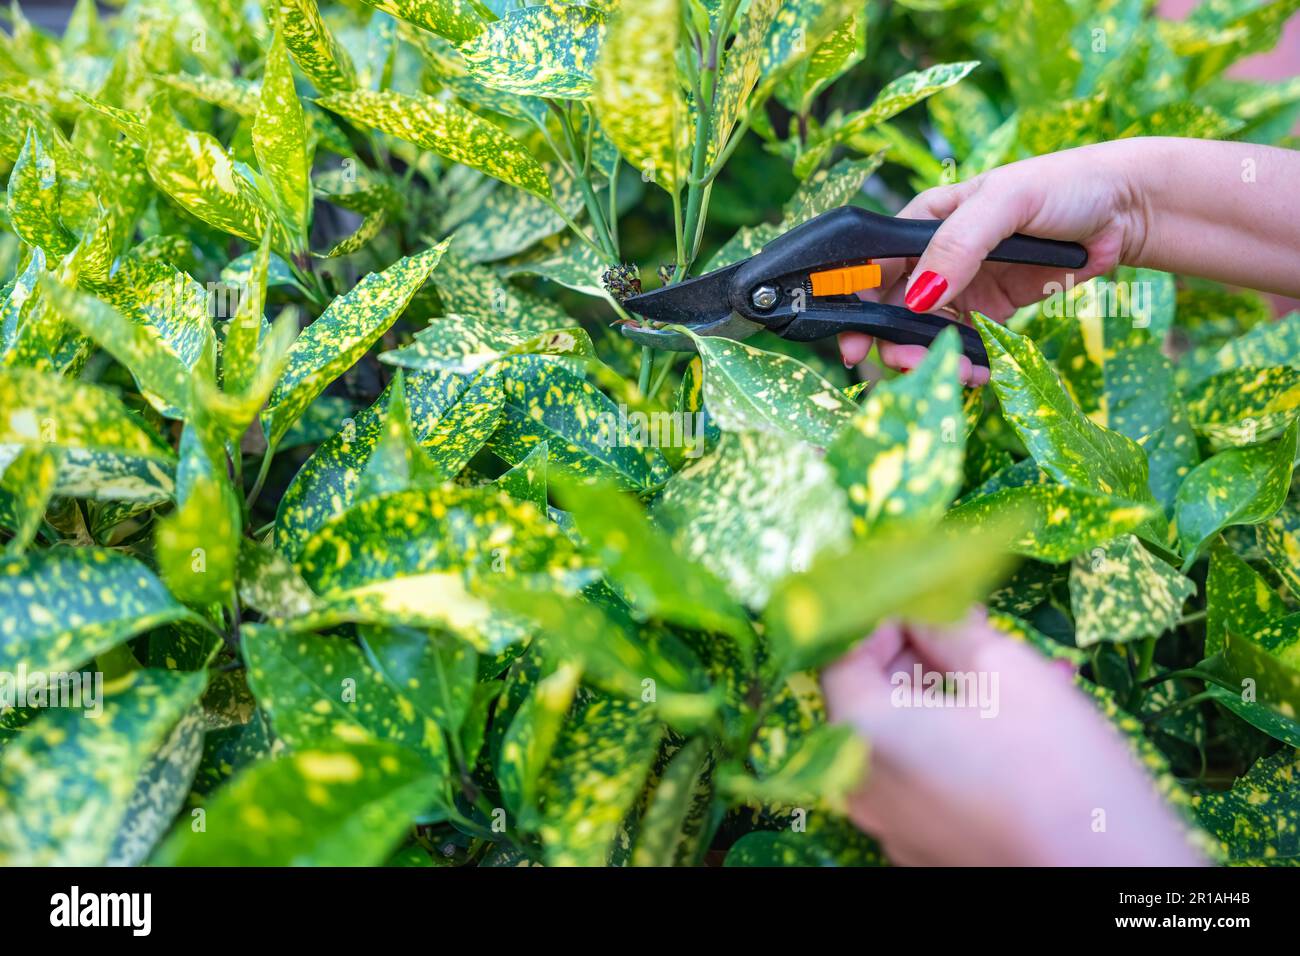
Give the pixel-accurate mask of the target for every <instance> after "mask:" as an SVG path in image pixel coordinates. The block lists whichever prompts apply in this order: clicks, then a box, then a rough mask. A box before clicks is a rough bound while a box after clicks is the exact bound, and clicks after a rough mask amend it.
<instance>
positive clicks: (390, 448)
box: [357, 371, 450, 498]
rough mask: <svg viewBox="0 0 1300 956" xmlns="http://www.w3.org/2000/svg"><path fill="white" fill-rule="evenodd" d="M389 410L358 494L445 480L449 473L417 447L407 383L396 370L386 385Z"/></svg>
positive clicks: (388, 490)
mask: <svg viewBox="0 0 1300 956" xmlns="http://www.w3.org/2000/svg"><path fill="white" fill-rule="evenodd" d="M388 393H389V399H388V410H387V412H386V413H385V415H384V426H383V431H382V432H381V433H380V435H379V440H378V441H377V442H376V443H375V448H374V451H373V452H372V453H371V455H370V458H369V460H367V461H366V466H365V468H364V470H362V472H361V479H360V481H359V483H358V485H357V497H358V498H368V497H370V496H371V495H382V494H387V493H388V492H390V491H406V490H407V489H409V488H421V487H429V486H432V485H436V484H440V483H441V482H443V481H445V480H446V479H447V478H448V477H450V476H449V475H446V474H444V473H443V471H442V469H441V468H439V467H438V465H437V464H436V463H435V462H434V461H433V460H432V459H431V458H430V457H429V455H428V453H427V452H426V451H425V450H424V449H423V448H421V447H420V443H419V441H418V440H417V439H416V437H415V433H414V432H413V430H412V428H411V414H410V410H409V409H408V408H407V405H406V385H405V382H404V379H403V376H402V373H401V372H400V371H399V372H398V373H397V376H396V377H395V378H394V379H393V383H392V386H391V388H389V392H388Z"/></svg>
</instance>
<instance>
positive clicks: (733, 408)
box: [691, 335, 854, 447]
mask: <svg viewBox="0 0 1300 956" xmlns="http://www.w3.org/2000/svg"><path fill="white" fill-rule="evenodd" d="M691 337H692V338H693V339H694V340H695V344H696V347H697V348H698V349H699V352H700V358H701V359H702V360H703V362H704V404H705V406H706V407H707V408H708V410H709V415H710V416H712V418H713V419H714V420H715V421H716V422H717V423H718V427H719V428H721V429H722V430H723V431H761V432H773V433H775V434H780V435H786V436H788V437H790V438H792V439H798V440H802V441H806V442H808V443H809V444H812V445H816V446H819V447H826V446H828V445H829V444H830V443H831V441H832V440H833V439H834V437H835V435H836V433H837V432H839V430H840V429H841V428H842V427H844V425H845V424H846V423H847V422H848V421H849V419H850V417H851V416H852V413H853V409H854V406H853V402H852V401H851V400H850V399H849V398H848V397H847V396H846V395H845V394H844V393H843V392H842V391H840V390H839V389H838V388H836V387H835V386H834V385H832V384H831V383H830V382H828V381H826V379H824V378H822V376H821V375H819V374H818V373H817V372H815V371H813V369H811V368H809V367H808V366H807V365H805V364H804V363H802V362H800V361H799V360H798V359H796V358H792V357H791V356H789V355H781V354H780V353H777V352H764V351H763V350H762V349H757V348H754V347H753V346H752V345H746V344H745V343H743V342H737V341H735V340H733V339H728V338H722V337H721V336H698V335H692V336H691Z"/></svg>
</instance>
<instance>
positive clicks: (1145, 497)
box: [975, 316, 1151, 502]
mask: <svg viewBox="0 0 1300 956" xmlns="http://www.w3.org/2000/svg"><path fill="white" fill-rule="evenodd" d="M975 325H976V328H978V329H979V332H980V337H981V338H983V339H984V346H985V348H986V349H987V350H988V354H989V362H990V368H991V370H992V385H993V390H994V391H995V392H996V393H997V396H998V401H999V402H1000V403H1001V405H1002V414H1003V415H1004V416H1005V418H1006V420H1007V423H1008V424H1009V425H1010V426H1011V427H1012V428H1013V429H1015V432H1016V434H1017V435H1019V436H1020V440H1021V441H1023V442H1024V443H1025V447H1026V448H1028V449H1029V453H1030V454H1031V455H1033V456H1034V460H1035V461H1037V462H1038V466H1039V467H1040V468H1042V469H1043V471H1045V472H1047V473H1048V474H1049V475H1051V476H1052V477H1053V478H1055V479H1056V480H1057V481H1059V482H1060V483H1061V484H1063V485H1068V486H1070V487H1073V488H1079V489H1081V490H1084V491H1099V492H1102V493H1103V494H1107V495H1117V496H1119V497H1123V498H1128V499H1130V500H1132V501H1136V502H1146V501H1149V500H1151V491H1150V489H1149V488H1148V487H1147V463H1146V456H1145V455H1144V454H1143V453H1142V449H1141V448H1139V447H1138V445H1137V444H1136V443H1134V442H1133V441H1132V440H1131V439H1128V438H1125V437H1124V436H1123V435H1120V434H1117V433H1115V432H1112V431H1109V430H1107V429H1105V428H1102V427H1101V426H1100V425H1097V424H1096V423H1095V422H1093V421H1091V420H1090V419H1089V418H1088V416H1086V415H1085V414H1084V413H1083V412H1082V410H1080V408H1079V406H1078V405H1076V404H1075V403H1074V401H1073V400H1071V398H1070V395H1069V393H1068V392H1067V391H1066V390H1065V386H1064V385H1063V384H1062V383H1061V379H1060V377H1059V376H1058V375H1057V374H1056V372H1055V371H1054V370H1053V369H1052V367H1051V366H1050V365H1048V364H1047V360H1046V359H1045V358H1043V354H1042V352H1040V351H1039V350H1038V347H1037V346H1036V345H1035V344H1034V342H1033V340H1032V339H1028V338H1026V337H1024V336H1021V335H1017V334H1016V333H1015V332H1012V331H1011V330H1010V329H1008V328H1005V327H1004V326H1001V325H998V324H997V323H996V322H990V321H989V320H988V319H985V318H983V317H982V316H976V318H975Z"/></svg>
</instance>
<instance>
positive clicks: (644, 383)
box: [636, 345, 655, 397]
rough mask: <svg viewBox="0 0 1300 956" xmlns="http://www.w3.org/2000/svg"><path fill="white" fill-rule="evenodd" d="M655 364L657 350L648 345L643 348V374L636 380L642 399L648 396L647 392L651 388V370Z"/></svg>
mask: <svg viewBox="0 0 1300 956" xmlns="http://www.w3.org/2000/svg"><path fill="white" fill-rule="evenodd" d="M654 364H655V350H654V349H652V348H651V347H650V346H648V345H643V346H641V374H640V375H639V376H638V377H637V380H636V390H637V391H638V392H640V393H641V395H642V397H645V396H646V394H647V393H646V390H647V389H648V388H649V387H650V370H651V369H652V368H653V367H654Z"/></svg>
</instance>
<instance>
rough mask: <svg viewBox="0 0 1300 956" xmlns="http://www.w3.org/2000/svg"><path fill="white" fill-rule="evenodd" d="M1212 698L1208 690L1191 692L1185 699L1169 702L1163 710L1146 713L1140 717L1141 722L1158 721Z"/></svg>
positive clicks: (1150, 722)
mask: <svg viewBox="0 0 1300 956" xmlns="http://www.w3.org/2000/svg"><path fill="white" fill-rule="evenodd" d="M1213 699H1214V695H1213V694H1211V693H1210V692H1209V691H1208V690H1203V691H1201V692H1200V693H1199V694H1193V695H1192V696H1191V697H1188V698H1187V699H1186V700H1180V701H1179V702H1178V703H1176V704H1170V705H1169V706H1168V707H1166V708H1164V709H1163V710H1158V711H1156V712H1155V713H1154V714H1148V715H1147V716H1146V717H1143V718H1142V723H1144V724H1155V723H1159V722H1160V721H1162V720H1164V719H1165V718H1166V717H1168V716H1170V715H1171V714H1176V713H1178V712H1179V711H1180V710H1187V709H1188V708H1189V707H1197V706H1199V705H1201V704H1203V703H1205V702H1206V701H1207V700H1213Z"/></svg>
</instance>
